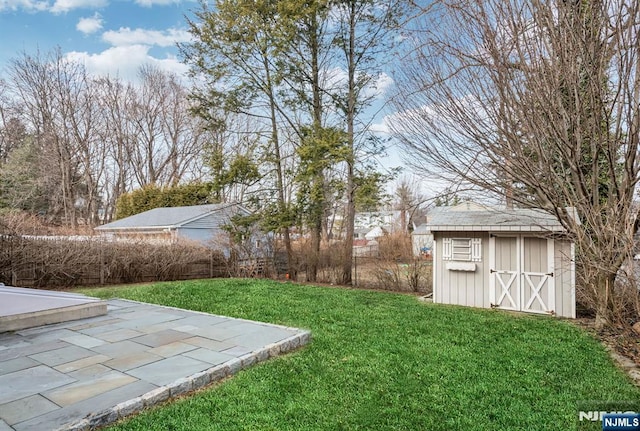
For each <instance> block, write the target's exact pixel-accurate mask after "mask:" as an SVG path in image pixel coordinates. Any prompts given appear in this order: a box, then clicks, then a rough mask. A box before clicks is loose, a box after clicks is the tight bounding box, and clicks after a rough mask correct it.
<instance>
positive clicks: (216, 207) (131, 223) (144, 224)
mask: <svg viewBox="0 0 640 431" xmlns="http://www.w3.org/2000/svg"><path fill="white" fill-rule="evenodd" d="M234 207H235V208H234ZM238 208H241V209H242V210H243V211H246V210H244V209H243V208H242V207H240V206H238V205H235V204H228V203H227V204H209V205H194V206H186V207H171V208H154V209H152V210H149V211H145V212H142V213H140V214H136V215H133V216H130V217H126V218H123V219H120V220H116V221H114V222H112V223H107V224H105V225H102V226H98V227H97V228H96V229H98V230H120V229H154V228H155V229H160V228H175V227H180V226H182V225H184V224H185V223H188V222H191V221H193V220H197V219H199V218H202V217H205V216H207V215H208V214H211V213H214V212H218V211H225V210H232V209H233V210H235V211H231V212H237V209H238Z"/></svg>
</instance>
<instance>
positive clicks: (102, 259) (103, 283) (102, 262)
mask: <svg viewBox="0 0 640 431" xmlns="http://www.w3.org/2000/svg"><path fill="white" fill-rule="evenodd" d="M98 247H99V250H100V252H99V253H98V258H99V260H100V261H99V263H98V264H99V265H100V268H99V270H100V286H104V285H105V280H104V273H105V270H104V250H103V248H102V245H101V244H99V245H98Z"/></svg>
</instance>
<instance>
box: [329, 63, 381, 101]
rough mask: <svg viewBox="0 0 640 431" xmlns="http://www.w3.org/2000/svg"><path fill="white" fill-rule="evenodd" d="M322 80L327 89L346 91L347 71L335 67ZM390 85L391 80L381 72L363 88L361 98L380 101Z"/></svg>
mask: <svg viewBox="0 0 640 431" xmlns="http://www.w3.org/2000/svg"><path fill="white" fill-rule="evenodd" d="M322 79H323V81H324V85H325V86H326V87H327V88H332V89H339V88H342V89H346V86H347V79H348V76H347V71H346V70H344V69H341V68H339V67H335V68H332V69H330V70H328V71H326V72H325V74H324V76H323V78H322ZM392 85H393V78H392V77H391V76H389V75H387V74H386V73H384V72H382V73H381V74H380V75H378V76H377V77H375V79H374V80H373V81H372V82H369V83H368V84H367V85H366V86H365V88H364V89H363V90H362V93H361V96H362V98H364V99H373V100H377V99H382V98H383V97H384V95H385V93H386V92H387V90H388V89H389V88H390V87H391V86H392Z"/></svg>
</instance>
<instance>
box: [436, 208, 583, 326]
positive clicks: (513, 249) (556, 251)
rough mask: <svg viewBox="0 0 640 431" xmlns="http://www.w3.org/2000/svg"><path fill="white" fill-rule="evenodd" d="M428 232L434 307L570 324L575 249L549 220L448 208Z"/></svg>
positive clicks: (524, 212) (524, 213) (534, 214)
mask: <svg viewBox="0 0 640 431" xmlns="http://www.w3.org/2000/svg"><path fill="white" fill-rule="evenodd" d="M428 229H429V231H430V232H431V233H432V234H433V237H434V242H433V301H434V302H435V303H441V304H457V305H466V306H471V307H480V308H500V309H505V310H515V311H525V312H531V313H544V314H551V315H555V316H558V317H571V318H575V313H576V311H575V310H576V307H575V302H576V301H575V249H574V246H573V244H572V243H571V242H569V241H567V240H566V239H564V235H563V233H564V229H563V227H562V225H561V224H560V223H559V222H558V220H557V219H556V217H555V216H553V215H551V214H549V213H546V212H544V211H541V210H532V209H484V210H479V209H473V210H468V211H459V210H454V209H452V210H450V211H448V210H447V209H446V208H443V209H441V210H440V211H438V212H436V213H434V214H433V216H432V218H431V219H430V221H429V223H428Z"/></svg>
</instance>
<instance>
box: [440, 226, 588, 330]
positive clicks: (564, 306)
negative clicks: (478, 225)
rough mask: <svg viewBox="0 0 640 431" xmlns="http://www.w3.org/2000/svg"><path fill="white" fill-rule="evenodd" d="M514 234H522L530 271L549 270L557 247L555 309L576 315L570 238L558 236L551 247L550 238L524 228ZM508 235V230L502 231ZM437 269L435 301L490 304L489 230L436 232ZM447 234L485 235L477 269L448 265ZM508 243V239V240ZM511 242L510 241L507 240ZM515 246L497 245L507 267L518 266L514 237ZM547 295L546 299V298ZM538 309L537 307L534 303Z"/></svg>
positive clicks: (565, 313) (442, 302) (559, 312)
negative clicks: (445, 255)
mask: <svg viewBox="0 0 640 431" xmlns="http://www.w3.org/2000/svg"><path fill="white" fill-rule="evenodd" d="M513 234H514V235H522V238H523V241H524V244H525V245H526V246H525V248H526V249H527V250H526V251H524V256H523V258H524V259H526V263H524V262H523V264H524V265H525V266H526V267H527V270H528V271H532V272H543V273H544V272H547V271H548V269H547V268H548V265H549V263H550V262H549V254H550V251H551V250H553V252H554V257H553V259H552V260H553V273H554V277H553V283H554V291H555V296H554V298H553V299H554V300H555V304H554V309H555V313H556V315H557V316H559V317H568V318H575V288H574V287H573V286H574V279H575V273H574V271H575V269H574V266H573V262H572V259H573V255H572V252H573V251H572V250H573V247H572V245H571V243H570V242H568V241H561V240H556V241H554V242H553V245H552V246H551V247H550V248H547V246H546V239H541V238H534V237H531V236H530V234H529V235H527V233H524V232H514V233H513ZM502 235H504V233H502ZM434 237H435V238H434V247H433V249H434V256H433V258H434V271H433V289H434V292H433V298H434V302H436V303H441V304H457V305H465V306H470V307H480V308H489V307H490V286H489V278H490V268H489V233H488V232H461V231H437V232H435V235H434ZM443 238H481V239H482V261H481V262H475V264H476V270H475V271H474V272H470V271H458V270H450V269H447V262H453V261H443V259H442V248H443V247H442V239H443ZM507 243H508V242H507ZM506 245H508V244H506ZM511 248H512V249H513V250H511V249H508V247H507V248H504V247H500V248H498V249H497V253H499V254H498V255H497V256H496V261H498V262H501V263H502V265H501V266H502V267H503V268H507V267H509V268H512V269H513V270H515V269H516V268H517V266H518V263H517V259H518V253H517V250H516V242H515V241H513V247H511ZM546 300H547V299H545V301H546ZM534 310H535V307H534Z"/></svg>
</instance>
